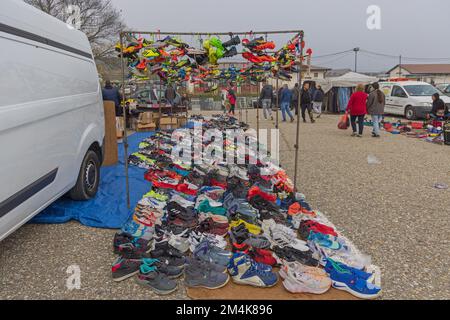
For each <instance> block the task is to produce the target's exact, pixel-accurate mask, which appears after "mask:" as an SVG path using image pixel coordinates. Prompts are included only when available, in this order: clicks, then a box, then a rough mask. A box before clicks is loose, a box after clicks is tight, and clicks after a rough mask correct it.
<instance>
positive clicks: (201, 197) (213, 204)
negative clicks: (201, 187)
mask: <svg viewBox="0 0 450 320" xmlns="http://www.w3.org/2000/svg"><path fill="white" fill-rule="evenodd" d="M205 200H208V202H209V205H210V206H211V207H216V208H217V207H222V206H223V204H222V203H221V202H219V201H215V200H213V199H211V198H210V197H208V195H207V194H201V195H199V196H198V197H197V202H196V203H195V209H198V206H199V205H200V204H201V203H202V202H203V201H205Z"/></svg>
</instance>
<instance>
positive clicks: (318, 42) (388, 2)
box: [112, 0, 450, 71]
mask: <svg viewBox="0 0 450 320" xmlns="http://www.w3.org/2000/svg"><path fill="white" fill-rule="evenodd" d="M112 2H113V3H114V4H115V5H116V6H117V7H118V8H119V9H121V10H122V14H123V17H124V20H125V22H126V24H127V25H128V26H129V27H130V28H132V29H134V30H136V29H139V30H141V31H147V30H148V31H156V30H157V29H160V30H161V31H189V32H191V31H192V32H197V31H201V32H214V31H220V32H229V31H247V30H253V31H259V30H264V31H266V30H285V29H303V30H304V31H305V36H306V42H307V47H308V48H312V49H313V51H314V55H316V56H321V55H326V54H329V53H335V52H341V51H345V50H349V49H352V48H354V47H360V48H361V49H365V50H367V51H372V52H380V53H383V54H388V55H395V56H398V55H400V54H402V55H403V56H405V57H414V58H422V57H423V58H448V59H446V60H434V61H433V60H407V59H404V60H403V63H433V62H434V63H450V36H449V35H450V1H449V0H426V1H424V0H308V1H306V0H220V1H218V0H158V1H154V0H112ZM370 5H377V6H378V7H379V8H380V9H381V30H369V29H368V28H367V24H366V22H367V19H368V18H369V15H368V14H367V13H366V11H367V8H368V7H369V6H370ZM270 39H273V40H275V41H277V42H278V43H281V42H284V41H285V40H286V38H283V37H272V38H270ZM186 41H188V39H186ZM189 41H194V39H190V40H189ZM358 61H359V63H358V71H381V70H387V69H389V68H390V67H392V66H394V65H396V64H397V63H398V58H397V57H395V58H389V57H383V56H375V55H371V54H368V53H363V52H361V53H360V54H359V58H358ZM313 63H314V64H316V65H322V66H329V67H334V68H352V69H353V68H354V54H353V52H350V53H348V54H343V55H337V56H332V57H324V58H318V59H314V60H313Z"/></svg>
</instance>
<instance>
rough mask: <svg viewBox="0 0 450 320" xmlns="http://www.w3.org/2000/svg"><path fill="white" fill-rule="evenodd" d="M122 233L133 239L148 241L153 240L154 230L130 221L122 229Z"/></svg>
mask: <svg viewBox="0 0 450 320" xmlns="http://www.w3.org/2000/svg"><path fill="white" fill-rule="evenodd" d="M122 232H124V233H127V234H129V235H131V236H132V237H134V238H139V239H144V240H147V241H150V240H152V239H153V235H154V233H155V228H154V227H147V226H144V225H143V224H140V223H137V222H136V221H134V220H133V219H131V220H129V221H128V222H127V223H125V225H124V226H123V227H122Z"/></svg>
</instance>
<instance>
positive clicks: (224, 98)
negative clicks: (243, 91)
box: [220, 89, 228, 113]
mask: <svg viewBox="0 0 450 320" xmlns="http://www.w3.org/2000/svg"><path fill="white" fill-rule="evenodd" d="M220 99H221V103H222V110H223V113H227V104H228V91H227V89H223V90H222V91H221V93H220Z"/></svg>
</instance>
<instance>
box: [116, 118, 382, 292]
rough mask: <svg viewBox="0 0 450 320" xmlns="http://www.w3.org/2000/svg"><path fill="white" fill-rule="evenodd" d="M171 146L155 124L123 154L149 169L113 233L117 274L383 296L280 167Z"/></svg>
mask: <svg viewBox="0 0 450 320" xmlns="http://www.w3.org/2000/svg"><path fill="white" fill-rule="evenodd" d="M199 119H201V120H203V122H202V123H203V125H204V127H205V128H211V127H212V126H213V124H214V123H217V121H218V119H221V124H220V125H221V127H226V126H227V125H229V126H230V127H232V128H234V127H235V126H236V123H237V122H236V120H235V119H233V120H232V119H231V118H224V117H222V118H218V117H214V118H212V119H205V118H202V117H196V120H199ZM208 143H210V141H206V142H204V144H205V145H204V147H206V146H207V144H208ZM174 145H175V142H174V141H172V138H171V134H168V133H163V132H159V133H157V134H156V135H154V136H152V137H150V138H148V139H145V140H144V141H143V142H142V143H141V145H140V149H139V152H138V153H137V154H139V156H138V155H137V154H134V155H132V156H130V163H131V164H133V165H139V166H141V167H145V168H147V169H148V171H147V172H146V174H145V176H144V178H145V179H146V180H148V181H149V182H150V183H151V188H150V190H149V192H148V193H147V194H145V195H144V196H143V198H142V199H141V201H140V202H139V203H138V205H137V206H136V209H135V213H134V214H133V215H132V217H131V218H130V220H129V221H128V222H127V223H126V224H125V225H124V226H123V228H122V230H121V231H120V232H119V233H117V234H116V235H115V237H114V252H115V253H116V254H118V255H119V257H118V258H117V260H116V261H115V262H114V264H113V266H112V277H113V279H114V280H115V281H122V280H125V279H128V278H130V277H132V276H134V275H137V281H138V283H140V284H142V285H144V286H146V287H148V288H150V289H152V290H153V291H154V292H156V293H158V294H169V293H172V292H174V291H175V290H177V287H178V284H177V281H176V280H175V279H177V278H178V277H181V276H184V283H185V285H186V286H187V287H190V288H208V289H218V288H222V287H224V286H226V285H227V283H228V282H229V281H233V282H234V283H237V284H240V285H250V286H255V287H264V288H268V287H273V286H275V285H276V284H277V283H278V282H279V281H282V283H283V286H284V288H285V289H286V290H288V291H289V292H292V293H315V294H322V293H325V292H327V291H328V290H330V288H331V287H334V288H336V289H339V290H345V291H347V292H349V293H351V294H353V295H355V296H357V297H360V298H366V299H373V298H376V297H378V296H379V295H380V293H381V287H380V282H381V281H380V277H381V275H380V270H379V269H378V268H377V267H375V266H373V265H371V264H370V259H369V258H368V257H367V256H365V255H363V254H362V253H360V252H359V251H358V250H357V248H355V247H354V245H353V244H352V243H351V242H350V241H349V240H348V239H346V238H345V237H344V236H342V235H341V234H340V233H339V232H337V230H336V228H335V227H334V225H333V224H332V223H331V222H329V221H328V220H327V219H326V217H325V216H324V215H323V214H322V213H320V212H319V211H317V210H313V209H312V208H311V207H310V205H309V204H308V203H307V202H306V200H305V197H304V195H302V194H300V193H295V192H294V188H293V183H292V181H291V180H290V179H289V177H288V176H287V174H286V172H285V171H284V170H283V169H281V168H280V167H278V166H276V165H275V164H273V163H267V162H264V164H263V163H262V162H261V161H256V162H254V163H256V164H253V162H252V163H246V164H245V165H236V164H232V165H230V164H225V163H220V164H218V163H215V162H210V161H208V160H207V159H204V160H205V162H203V163H202V164H189V165H187V164H185V163H182V162H180V161H179V160H178V159H176V158H174V157H173V155H172V154H171V149H172V148H173V146H174ZM224 145H225V144H224ZM227 147H229V145H228V146H227ZM238 150H239V149H238V148H236V151H238ZM140 156H142V158H141V157H140ZM205 158H206V157H205ZM263 169H264V170H263ZM277 268H279V271H276V270H278V269H277Z"/></svg>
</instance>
